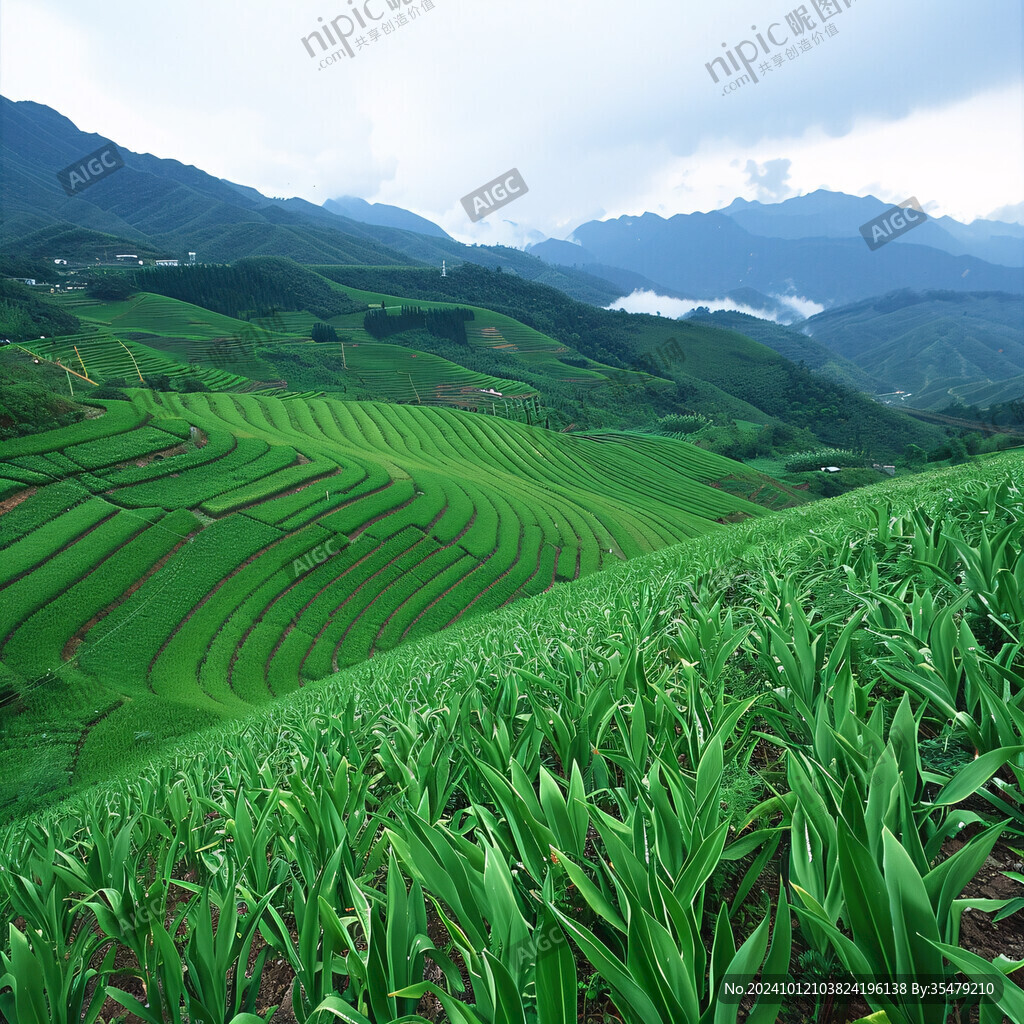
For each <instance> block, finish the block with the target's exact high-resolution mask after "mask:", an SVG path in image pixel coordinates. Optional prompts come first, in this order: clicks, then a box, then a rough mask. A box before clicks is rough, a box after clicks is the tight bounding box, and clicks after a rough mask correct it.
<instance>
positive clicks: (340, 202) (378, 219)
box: [324, 196, 451, 239]
mask: <svg viewBox="0 0 1024 1024" xmlns="http://www.w3.org/2000/svg"><path fill="white" fill-rule="evenodd" d="M324 209H325V210H327V211H329V212H330V213H335V214H337V215H338V216H339V217H347V218H348V219H349V220H356V221H359V223H360V224H379V225H380V226H381V227H386V228H401V229H402V230H404V231H415V232H417V234H420V235H431V236H433V237H435V238H449V239H450V238H451V235H449V234H448V232H447V231H445V230H444V229H443V228H440V227H438V226H437V225H436V224H435V223H434V222H433V221H432V220H427V218H426V217H420V216H419V215H417V214H415V213H412V212H411V211H410V210H403V209H402V208H401V207H400V206H388V205H387V204H386V203H368V202H367V201H366V200H365V199H357V198H356V197H355V196H339V197H338V198H337V199H328V200H327V202H325V203H324Z"/></svg>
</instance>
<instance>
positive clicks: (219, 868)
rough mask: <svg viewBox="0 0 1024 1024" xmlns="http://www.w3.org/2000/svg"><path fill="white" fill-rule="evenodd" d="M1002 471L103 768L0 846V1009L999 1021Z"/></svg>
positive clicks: (1011, 508) (631, 579)
mask: <svg viewBox="0 0 1024 1024" xmlns="http://www.w3.org/2000/svg"><path fill="white" fill-rule="evenodd" d="M260 404H261V408H263V409H264V410H265V411H266V412H267V413H268V414H269V413H271V411H272V410H273V408H274V407H275V404H274V403H273V402H271V401H270V400H264V402H262V403H260ZM278 407H279V408H280V409H284V408H294V407H286V406H280V405H279V406H278ZM140 408H141V407H140V406H138V405H136V406H135V407H133V410H129V411H128V412H131V413H132V414H134V415H137V414H138V413H139V412H140ZM150 408H152V407H150ZM175 411H180V410H175ZM406 411H409V412H413V413H416V414H417V415H421V416H429V417H430V418H434V419H437V420H447V421H451V422H456V421H458V422H462V421H468V420H470V419H471V418H470V417H463V416H459V415H458V414H452V413H448V414H444V413H442V412H438V411H433V410H423V411H421V410H406ZM126 414H127V413H121V415H126ZM111 415H115V411H114V409H111V410H110V411H109V412H108V413H107V416H111ZM367 415H368V416H369V412H368V414H367ZM376 415H377V412H376V411H374V416H376ZM278 418H280V417H278ZM97 422H98V423H102V420H100V421H97ZM160 422H161V421H160V420H156V421H154V425H152V426H150V427H149V428H148V429H158V427H157V424H159V423H160ZM485 422H487V423H492V422H494V421H493V420H490V419H489V420H487V421H485ZM167 426H168V422H167V421H164V428H163V429H166V428H167ZM364 427H365V429H364V430H363V431H362V433H363V435H364V436H370V433H371V432H370V430H369V429H368V427H369V422H368V421H367V422H366V424H365V425H364ZM139 429H147V428H146V427H140V428H139ZM506 429H509V428H507V425H506ZM524 433H525V436H527V437H531V438H539V437H541V436H543V435H541V434H539V433H538V432H529V431H525V428H524ZM212 443H213V442H212V440H211V444H212ZM68 450H73V449H68ZM1022 473H1024V457H1022V456H1021V455H1019V454H1015V455H1004V456H1001V457H997V458H994V459H988V460H985V461H984V462H981V463H978V464H976V465H971V466H963V467H957V468H955V469H952V470H946V471H943V472H940V473H932V474H929V475H927V476H923V477H918V478H914V479H912V480H905V481H894V482H892V483H890V484H887V485H883V486H880V487H876V488H873V489H872V490H870V491H861V492H858V493H856V494H854V495H849V496H847V497H845V498H841V499H836V500H833V501H830V502H825V503H820V504H818V505H815V506H814V507H813V508H807V509H794V510H792V511H789V512H783V513H778V514H775V515H772V516H770V517H767V518H766V517H758V518H754V519H751V520H750V521H748V522H746V523H743V524H740V525H738V526H736V527H734V528H731V529H729V530H718V531H712V532H710V533H706V534H704V535H702V536H700V537H696V538H694V539H691V540H689V541H687V542H686V543H684V544H681V545H678V546H676V547H672V548H669V549H667V550H664V551H660V552H657V553H653V554H650V555H647V556H643V557H640V558H636V559H633V560H631V561H629V562H627V563H624V564H621V565H618V566H616V567H614V568H611V569H610V570H609V571H607V572H605V573H599V574H594V575H592V576H590V577H588V578H587V579H583V580H579V581H576V582H574V583H571V584H568V585H566V586H562V587H557V588H555V589H553V590H552V591H551V592H550V593H546V594H542V595H540V596H538V597H535V598H533V599H532V600H530V601H524V602H521V603H518V604H516V605H513V606H512V607H510V608H507V609H505V610H503V611H499V612H497V613H495V614H493V615H490V616H487V617H484V618H480V619H476V620H474V621H473V622H472V623H468V622H466V621H465V620H462V621H460V622H457V623H455V624H453V626H452V628H451V629H449V630H447V631H446V632H444V633H441V634H437V635H435V636H432V637H429V638H426V639H424V640H422V641H420V642H418V643H414V644H410V645H408V646H406V647H403V648H402V649H401V650H399V651H394V652H392V653H383V654H381V655H380V656H379V657H377V658H374V659H373V660H372V661H370V662H367V663H364V664H363V665H361V666H359V667H356V668H353V669H350V670H348V671H345V672H342V673H340V674H338V675H337V676H335V677H333V678H330V679H325V680H324V681H323V682H322V683H321V684H319V685H317V686H315V687H309V688H307V689H306V690H304V691H302V692H301V693H294V694H291V695H290V696H288V697H287V698H285V699H284V700H282V701H280V702H278V703H276V704H273V705H271V706H269V707H267V708H265V709H261V710H258V711H257V712H256V713H254V714H253V715H252V717H250V718H248V719H246V720H244V721H241V722H234V723H228V724H220V725H216V726H214V727H212V728H211V729H209V730H206V731H204V732H202V733H200V734H198V735H197V736H195V737H194V738H192V739H189V740H182V741H180V742H179V743H178V744H177V745H176V748H175V750H174V751H173V752H172V751H168V752H165V753H162V754H160V755H159V756H158V757H156V758H153V757H152V756H149V757H147V756H146V754H145V753H144V746H143V745H141V744H140V742H139V741H138V739H137V740H136V743H135V745H134V748H133V749H124V745H123V744H122V747H121V749H120V750H119V751H118V755H119V757H120V759H121V763H122V765H123V768H122V772H123V774H122V775H121V776H120V777H116V778H115V779H114V780H113V781H112V782H109V783H106V784H104V785H101V786H99V787H98V788H96V789H95V790H93V791H90V792H87V793H85V794H82V795H79V796H77V797H75V798H73V799H72V800H70V801H69V802H67V803H65V804H62V805H61V806H60V807H59V808H58V809H56V810H55V811H54V812H53V813H51V814H37V815H36V816H35V817H34V819H33V820H32V821H30V822H27V823H25V824H24V825H23V824H20V823H19V824H16V825H15V826H13V827H12V828H10V829H8V830H6V831H5V832H3V833H0V861H2V862H3V863H4V864H5V865H7V866H9V870H8V871H5V872H4V873H2V874H0V920H2V921H3V922H4V923H5V924H10V931H9V932H8V933H7V934H9V936H10V938H9V941H8V942H7V943H6V944H5V945H3V946H0V956H2V957H3V959H2V960H0V962H2V963H3V964H4V967H5V968H6V969H7V970H8V972H9V973H8V975H7V978H6V979H4V980H2V981H0V1001H2V1002H0V1007H2V1008H3V1009H4V1011H5V1012H6V1013H7V1016H8V1019H11V1015H12V1014H16V1011H17V1013H20V1014H21V1016H20V1017H19V1016H17V1015H16V1018H15V1019H19V1021H27V1022H29V1024H44V1022H45V1024H49V1021H52V1020H57V1019H69V1020H78V1019H79V1016H80V1012H81V1010H82V1009H83V1008H86V1007H89V1006H91V1007H93V1008H94V1009H95V1010H96V1011H97V1012H98V1011H99V1010H100V1009H101V1007H102V1006H103V1004H104V999H105V997H106V996H107V995H109V996H110V997H111V999H110V1001H108V1002H107V1003H106V1013H107V1015H108V1016H112V1015H113V1014H115V1013H117V1012H119V1011H120V1008H121V1007H126V1008H128V1009H131V1010H133V1011H134V1012H136V1013H140V1012H141V1013H142V1014H145V1013H146V1012H149V1013H150V1016H149V1017H145V1018H144V1019H147V1020H157V1019H160V1018H158V1017H157V1016H156V1013H157V1010H158V1009H159V1012H160V1013H162V1014H164V1017H163V1019H164V1020H169V1019H185V1017H184V1016H181V1013H182V1011H183V1013H184V1014H185V1015H188V1019H196V1020H198V1019H202V1017H201V1016H200V1015H201V1014H202V1013H203V1012H205V1011H204V1009H203V1008H204V1007H208V1006H209V1005H215V1006H221V1007H223V1006H226V1007H228V1009H226V1010H225V1011H224V1012H223V1013H221V1014H220V1016H218V1018H217V1019H218V1021H219V1020H220V1019H221V1017H223V1019H225V1020H231V1019H233V1020H234V1022H235V1024H255V1022H257V1021H258V1022H264V1021H267V1020H269V1019H270V1018H269V1016H268V1014H269V1013H270V1011H271V1009H272V1008H273V1007H275V1006H277V1005H279V1004H283V1009H282V1013H283V1014H285V1017H284V1019H288V1017H287V1013H288V1012H289V1011H291V1012H292V1013H293V1014H294V1018H295V1019H296V1020H298V1021H303V1022H309V1024H325V1022H326V1021H328V1020H338V1019H340V1020H343V1021H348V1022H351V1024H399V1022H402V1021H407V1022H413V1021H417V1022H424V1021H427V1022H429V1021H437V1020H458V1021H464V1022H470V1024H502V1022H507V1021H509V1020H517V1021H526V1020H533V1019H536V1020H538V1021H544V1020H559V1021H573V1020H589V1019H601V1017H602V1016H603V1017H604V1018H605V1019H611V1020H621V1021H624V1022H628V1024H677V1022H679V1021H683V1020H692V1021H696V1020H699V1019H701V1018H702V1017H703V1018H704V1019H708V1020H712V1019H717V1020H720V1021H722V1020H728V1021H736V1020H737V1019H738V1017H737V1012H738V1006H737V1004H736V1002H735V1000H733V1001H731V1002H730V1000H729V998H727V995H726V992H725V990H724V988H723V987H722V982H723V978H733V979H736V980H742V979H746V980H748V981H749V980H750V979H751V978H752V977H753V976H755V975H756V974H757V973H758V972H763V977H764V978H779V979H782V978H786V979H788V982H789V983H793V984H795V985H798V986H799V990H797V989H796V988H791V989H789V990H787V991H788V994H778V993H774V992H772V991H770V990H769V991H767V992H766V993H764V994H762V995H760V996H758V997H757V998H756V999H754V997H753V996H752V997H751V1000H752V1001H753V1002H754V1006H753V1007H751V1006H750V1005H749V1003H748V1007H747V1008H748V1009H752V1010H753V1012H755V1013H756V1014H759V1016H755V1017H754V1018H750V1017H747V1018H746V1019H748V1020H750V1019H755V1020H758V1019H759V1020H764V1021H780V1022H782V1024H803V1022H808V1021H821V1020H824V1019H828V1018H827V1017H826V1016H824V1013H825V1007H827V1006H833V1008H834V1009H835V1010H836V1011H837V1013H838V1014H839V1015H840V1016H839V1017H838V1018H835V1017H834V1018H833V1019H842V1020H850V1019H852V1018H853V1017H857V1016H859V1015H862V1014H864V1013H865V1012H867V1011H877V1012H878V1013H880V1014H883V1016H875V1017H873V1018H872V1021H873V1024H878V1022H879V1021H886V1020H888V1021H893V1022H895V1021H900V1022H913V1024H932V1022H935V1021H940V1020H948V1019H950V1016H951V1015H952V1014H954V1013H955V1014H956V1016H959V1019H961V1020H968V1019H971V1016H970V1014H971V1009H970V1005H969V1003H970V1000H968V1005H965V1003H964V1001H963V999H958V998H957V997H956V996H955V995H953V994H949V995H942V996H939V998H938V999H937V1000H934V1001H931V1002H926V1001H925V1000H923V999H921V997H920V996H919V995H917V994H916V993H912V992H911V991H909V990H908V988H907V987H906V986H904V987H902V988H900V987H898V986H897V987H895V988H886V987H885V986H876V987H874V988H872V989H871V990H870V991H869V992H868V993H867V995H866V997H865V999H863V1000H861V999H857V1000H850V999H844V998H841V997H840V998H834V999H833V998H832V997H830V996H829V997H826V996H822V997H820V998H815V996H814V995H813V992H814V989H813V985H814V983H815V981H816V980H817V981H819V982H820V980H821V977H822V974H823V972H824V976H825V977H826V978H831V979H834V980H836V981H839V982H844V981H848V980H849V975H848V974H847V972H852V973H853V974H855V975H866V977H867V978H871V979H875V980H877V979H878V978H889V977H890V976H891V972H894V971H895V970H896V965H897V964H898V966H899V968H900V972H901V973H900V974H899V975H897V976H898V977H902V976H903V972H905V973H906V976H907V977H910V976H911V975H912V976H913V977H914V978H915V979H917V980H918V981H919V980H920V979H921V978H923V977H927V978H931V979H934V984H936V985H940V984H941V985H943V986H949V988H948V991H949V992H950V993H955V992H961V991H962V990H961V989H956V988H953V987H952V986H953V985H954V984H955V982H956V980H957V970H958V969H962V970H963V971H964V972H966V975H967V977H969V978H973V979H975V981H977V982H981V983H983V984H984V985H985V986H986V988H985V991H986V992H989V993H991V995H989V996H987V997H986V998H985V1009H984V1011H983V1012H984V1014H985V1016H983V1017H982V1018H981V1019H982V1020H991V1021H993V1022H994V1021H998V1020H1000V1019H1005V1020H1020V1019H1022V1018H1021V1012H1020V1011H1021V1008H1022V1006H1024V990H1022V988H1021V987H1020V982H1021V981H1022V980H1024V979H1021V977H1020V974H1021V972H1020V970H1019V966H1020V963H1021V960H1022V959H1024V929H1022V928H1021V925H1020V899H1019V898H1018V897H1019V894H1020V884H1019V883H1020V877H1019V871H1018V870H1017V868H1016V865H1017V860H1018V858H1019V853H1018V852H1017V850H1018V848H1019V845H1020V836H1021V835H1022V834H1024V801H1022V797H1021V789H1022V786H1021V784H1022V781H1024V760H1022V756H1021V751H1024V742H1022V741H1024V712H1022V707H1021V702H1022V701H1024V677H1022V676H1021V672H1020V651H1021V642H1022V635H1024V634H1022V632H1021V631H1022V629H1024V606H1022V604H1021V601H1020V597H1021V593H1022V592H1024V591H1022V583H1024V537H1022V527H1021V524H1022V523H1024V494H1022V492H1021V490H1020V487H1019V480H1020V478H1021V475H1022ZM58 486H65V485H58ZM40 493H43V492H40ZM26 504H27V502H26ZM9 515H11V513H8V514H7V515H5V516H3V517H0V523H3V521H4V520H6V519H8V516H9ZM59 520H60V517H55V518H54V519H53V521H52V523H50V524H48V525H43V526H40V527H38V529H42V530H52V529H56V528H57V527H56V524H57V523H58V522H59ZM115 521H116V520H115ZM80 527H81V524H80ZM98 532H99V530H98V529H97V530H96V531H95V533H98ZM95 533H94V536H95ZM240 553H241V552H235V555H236V556H237V555H238V554H240ZM207 561H209V559H207ZM229 587H230V582H229V583H227V584H225V587H224V589H225V590H227V589H228V588H229ZM250 592H251V593H253V594H254V595H255V594H256V593H257V591H254V590H252V589H251V588H250ZM230 603H231V602H230V601H226V602H225V605H227V604H230ZM83 611H84V610H83ZM168 617H169V618H172V617H173V616H168ZM224 631H225V632H228V631H230V626H229V625H225V627H224ZM135 635H136V632H135V631H134V630H133V631H131V632H129V637H128V639H127V640H126V641H125V644H124V645H125V646H126V647H130V646H134V644H135V643H136V641H135V639H134V637H135ZM217 639H219V637H218V638H215V641H214V643H216V642H217ZM168 649H169V648H168ZM210 650H211V652H212V651H213V647H212V646H211V648H210ZM154 682H156V680H154ZM182 685H184V683H182ZM188 685H191V683H189V684H188ZM87 746H88V744H87ZM140 746H143V749H141V750H140ZM111 761H112V762H113V758H112V759H111ZM983 865H984V867H983ZM1004 879H1005V884H1004V882H1003V880H1004ZM968 908H969V909H970V910H971V911H972V913H971V914H970V915H968V914H967V913H966V911H967V910H968ZM214 936H216V940H215V938H214ZM897 956H898V957H899V958H900V959H899V960H898V961H897V960H895V959H894V958H895V957H897ZM90 965H93V966H92V967H91V968H90ZM44 971H47V972H48V974H46V975H44V973H43V972H44ZM92 972H98V976H99V978H98V980H99V986H98V987H97V985H96V980H97V979H96V978H94V976H93V973H92ZM44 977H45V978H50V979H52V981H50V982H47V983H45V985H44V981H43V979H44ZM61 983H63V984H61ZM140 983H141V984H140ZM5 984H6V985H7V986H8V990H7V992H6V993H4V992H3V991H2V990H3V986H4V985H5ZM104 985H109V986H110V987H109V988H107V989H106V991H104V989H103V986H104ZM141 985H145V990H144V991H145V994H146V997H147V1000H148V1002H149V1003H150V1007H151V1010H150V1011H147V1010H146V1008H145V1007H143V1006H142V1002H141V998H142V993H143V989H142V988H141ZM11 986H13V987H11ZM67 993H70V996H69V995H67ZM65 1000H70V1002H71V1005H72V1008H73V1016H71V1017H70V1018H62V1017H59V1016H58V1015H57V1010H56V1009H55V1008H56V1007H61V1010H60V1012H61V1013H63V1006H64V1001H65ZM16 1001H17V1002H16ZM48 1007H49V1008H51V1009H53V1012H52V1013H49V1011H48ZM442 1008H443V1009H442ZM236 1011H244V1012H242V1015H241V1016H237V1017H233V1018H232V1014H233V1013H235V1012H236ZM48 1013H49V1015H48ZM173 1014H179V1016H178V1017H176V1018H172V1016H171V1015H173ZM245 1014H249V1015H251V1016H246V1015H245ZM953 1019H956V1017H953Z"/></svg>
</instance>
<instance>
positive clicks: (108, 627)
mask: <svg viewBox="0 0 1024 1024" xmlns="http://www.w3.org/2000/svg"><path fill="white" fill-rule="evenodd" d="M137 350H141V347H139V348H138V349H137ZM144 372H145V371H144ZM130 394H132V395H133V396H134V397H133V401H132V402H131V403H127V402H118V401H113V402H107V403H104V405H105V408H106V411H105V412H104V414H103V415H102V416H99V417H98V418H91V419H88V420H86V421H83V422H81V423H78V424H75V425H73V426H70V427H67V428H64V429H61V430H54V431H50V432H46V433H42V434H34V435H32V436H30V437H24V438H18V439H14V440H12V441H8V442H6V443H4V444H0V478H2V483H3V491H2V492H0V497H2V498H4V499H6V502H7V504H6V506H5V511H4V514H3V515H2V516H0V553H2V556H3V557H2V569H0V592H2V593H3V601H2V610H0V663H2V664H3V666H4V667H5V670H6V672H7V674H8V676H9V682H8V690H9V691H10V692H9V696H10V697H11V700H12V701H13V704H12V707H13V708H14V711H15V712H16V713H13V714H11V713H9V714H8V715H7V716H6V718H5V724H4V727H3V728H4V743H3V751H2V755H0V756H2V762H0V777H2V778H3V780H4V781H3V786H4V789H3V793H2V796H3V803H4V804H9V802H10V801H12V800H14V799H16V798H18V797H19V794H20V795H21V796H22V797H24V795H25V794H26V792H29V793H40V792H45V791H47V790H50V789H53V788H55V787H57V786H60V785H63V784H65V783H66V782H67V781H68V779H69V778H72V777H73V778H95V777H102V776H103V775H104V773H105V772H107V771H109V769H110V767H111V765H112V764H115V763H116V762H117V761H118V759H119V758H120V757H121V756H122V755H123V753H124V749H123V744H124V736H125V735H128V736H132V735H136V734H138V735H139V736H141V739H139V741H138V742H140V743H149V742H152V741H154V740H155V739H158V738H161V737H164V736H167V735H173V734H177V733H180V732H183V731H187V730H190V729H193V728H195V727H196V726H197V725H198V724H200V723H203V722H207V721H210V720H211V719H216V718H219V717H224V716H231V715H238V714H241V713H243V712H244V711H246V710H247V709H248V708H249V707H251V706H252V705H253V704H258V703H261V702H265V701H267V700H269V699H271V698H272V697H273V696H275V695H276V696H279V695H281V694H283V693H287V692H289V691H292V690H294V689H296V688H298V687H300V686H302V685H304V684H305V683H308V682H310V681H312V680H315V679H319V678H322V677H324V676H327V675H330V674H331V673H332V672H334V671H336V670H337V669H338V668H339V667H342V666H345V665H352V664H356V663H358V662H361V661H363V660H365V659H367V658H370V657H373V656H374V655H376V654H378V653H379V652H382V651H386V650H389V649H390V648H392V647H395V646H396V645H397V644H399V643H400V642H402V641H404V640H407V639H413V638H415V637H417V636H422V635H424V634H427V633H431V632H435V631H437V630H441V629H445V628H447V627H449V626H451V625H453V624H454V623H456V622H459V621H461V620H463V619H464V618H466V617H467V616H470V615H476V614H479V613H481V612H485V611H489V610H493V609H496V608H499V607H501V606H503V605H506V604H509V603H511V602H513V601H515V600H516V599H518V598H521V597H526V596H529V595H532V594H537V593H541V592H542V591H544V590H547V589H549V588H550V587H552V586H553V585H555V584H556V583H558V582H560V581H564V580H571V579H575V578H577V577H579V576H583V575H587V574H589V573H591V572H594V571H596V570H598V569H602V568H604V567H606V566H608V565H610V564H616V563H618V562H619V561H621V560H623V559H627V558H632V557H634V556H636V555H639V554H642V553H644V552H648V551H651V550H654V549H657V548H660V547H664V546H665V545H668V544H673V543H676V542H678V541H680V540H682V539H684V538H687V537H692V536H696V535H699V534H701V533H704V532H707V531H709V530H714V529H716V528H718V527H717V524H718V523H722V522H726V521H728V522H735V521H739V520H743V519H746V518H748V517H751V516H759V515H762V514H764V512H765V511H766V509H767V508H779V507H784V506H787V505H790V504H794V503H797V502H800V501H803V500H805V499H804V497H803V496H802V495H800V494H799V493H798V492H793V491H790V490H788V489H786V488H784V487H782V486H781V485H778V484H776V483H775V482H774V481H772V480H770V479H768V478H767V477H763V476H760V475H759V474H756V473H753V472H751V471H748V470H746V469H745V468H744V467H742V466H741V465H739V464H737V463H732V462H730V461H729V460H727V459H723V458H721V457H719V456H716V455H712V454H711V453H709V452H705V451H702V450H700V449H698V448H695V447H693V446H692V445H689V444H686V443H685V442H680V441H673V440H670V439H667V438H656V437H650V436H645V435H627V434H616V433H602V434H600V435H595V436H594V437H592V438H591V437H585V436H579V435H565V434H557V433H552V432H548V431H543V430H538V429H535V428H530V427H528V426H526V425H524V424H519V423H513V422H510V421H508V420H506V419H503V418H501V417H494V416H475V415H472V414H469V413H461V412H455V411H448V410H441V409H433V408H426V407H422V408H421V407H419V406H416V407H412V406H404V405H381V404H377V403H370V402H350V403H340V402H335V401H330V400H310V399H308V398H307V399H303V400H301V401H300V400H297V399H294V398H293V399H292V400H288V401H284V400H280V399H275V398H268V397H264V396H254V395H246V394H229V393H216V394H187V395H186V394H174V393H160V392H152V391H142V390H137V391H133V392H130ZM40 731H45V732H46V734H47V737H46V740H47V741H46V742H45V743H40V742H39V737H38V733H39V732H40ZM29 751H31V754H30V755H29V753H28V752H29Z"/></svg>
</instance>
